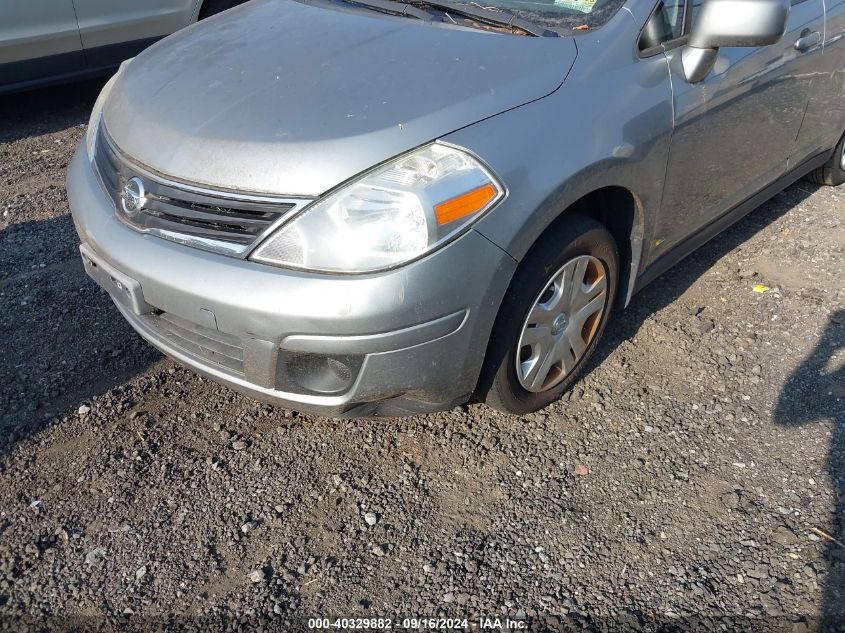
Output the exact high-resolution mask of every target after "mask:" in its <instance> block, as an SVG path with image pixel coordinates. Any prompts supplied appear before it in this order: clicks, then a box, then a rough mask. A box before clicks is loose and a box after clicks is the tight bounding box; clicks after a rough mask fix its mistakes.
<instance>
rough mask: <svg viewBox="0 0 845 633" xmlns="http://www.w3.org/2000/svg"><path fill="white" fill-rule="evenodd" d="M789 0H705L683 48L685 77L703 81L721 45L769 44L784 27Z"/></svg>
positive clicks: (783, 30) (782, 31)
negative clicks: (687, 43)
mask: <svg viewBox="0 0 845 633" xmlns="http://www.w3.org/2000/svg"><path fill="white" fill-rule="evenodd" d="M789 7H790V0H704V3H703V4H702V5H701V10H700V13H699V14H698V18H697V19H696V21H695V25H694V26H693V29H692V32H691V33H690V40H689V45H687V46H686V47H685V48H684V50H683V51H682V53H681V55H682V60H683V64H684V73H685V74H686V77H687V81H689V82H690V83H698V82H699V81H702V80H703V79H704V78H705V77H707V75H708V74H710V71H711V70H713V65H714V64H715V63H716V57H717V56H718V53H719V49H720V48H721V47H723V46H768V45H770V44H776V43H777V42H778V41H780V38H781V37H783V34H784V32H785V31H786V21H787V19H788V18H789Z"/></svg>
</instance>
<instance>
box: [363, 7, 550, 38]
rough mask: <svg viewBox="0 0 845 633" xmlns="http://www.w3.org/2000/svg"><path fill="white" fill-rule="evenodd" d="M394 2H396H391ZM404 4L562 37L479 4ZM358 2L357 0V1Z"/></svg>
mask: <svg viewBox="0 0 845 633" xmlns="http://www.w3.org/2000/svg"><path fill="white" fill-rule="evenodd" d="M364 1H366V2H376V1H381V0H364ZM390 1H391V2H393V1H394V0H390ZM399 1H400V2H402V3H403V4H405V3H407V4H411V5H415V6H423V7H433V8H435V9H440V10H441V11H443V12H448V13H454V14H455V15H460V16H463V17H467V18H473V19H476V20H478V21H479V22H484V23H487V24H492V25H495V26H503V27H506V28H510V29H518V30H520V31H524V32H525V33H529V34H530V35H534V36H536V37H560V35H559V34H558V33H556V32H555V31H550V30H548V29H545V28H543V27H542V26H538V25H536V24H533V23H532V22H529V21H528V20H523V19H522V18H518V17H516V16H515V15H513V14H512V13H508V12H507V11H505V10H504V9H485V8H484V7H482V6H481V5H479V4H475V3H473V4H464V3H462V2H451V0H399ZM356 2H357V0H356Z"/></svg>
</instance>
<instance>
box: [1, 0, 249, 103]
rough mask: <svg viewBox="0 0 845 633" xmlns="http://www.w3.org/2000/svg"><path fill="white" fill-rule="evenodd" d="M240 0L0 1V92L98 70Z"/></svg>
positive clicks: (85, 74)
mask: <svg viewBox="0 0 845 633" xmlns="http://www.w3.org/2000/svg"><path fill="white" fill-rule="evenodd" d="M242 2H244V0H2V1H0V94H2V93H6V92H15V91H18V90H25V89H27V88H33V87H36V86H40V85H43V84H47V83H54V82H61V81H66V80H69V79H77V78H81V77H85V76H93V75H97V74H101V73H104V72H106V71H108V70H110V69H112V68H114V67H116V66H118V65H119V64H120V63H121V62H122V61H123V60H125V59H128V58H130V57H133V56H134V55H136V54H138V53H139V52H141V51H142V50H143V49H145V48H146V47H147V46H149V45H150V44H152V43H153V42H155V41H156V40H158V39H161V38H162V37H164V36H166V35H170V34H171V33H173V32H175V31H178V30H179V29H181V28H183V27H185V26H187V25H189V24H192V23H193V22H196V21H197V20H201V19H203V18H205V17H208V16H209V15H213V14H215V13H219V12H220V11H224V10H226V9H229V8H231V7H233V6H235V5H237V4H241V3H242Z"/></svg>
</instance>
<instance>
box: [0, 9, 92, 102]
mask: <svg viewBox="0 0 845 633" xmlns="http://www.w3.org/2000/svg"><path fill="white" fill-rule="evenodd" d="M84 68H85V57H84V55H83V54H82V44H81V42H80V41H79V27H78V26H77V24H76V14H75V13H74V12H73V2H72V1H71V0H0V88H3V87H6V88H8V87H10V86H12V85H21V86H22V85H25V84H26V83H28V82H32V81H38V80H39V79H45V78H47V77H54V76H61V75H67V74H71V73H73V72H77V71H79V70H82V69H84Z"/></svg>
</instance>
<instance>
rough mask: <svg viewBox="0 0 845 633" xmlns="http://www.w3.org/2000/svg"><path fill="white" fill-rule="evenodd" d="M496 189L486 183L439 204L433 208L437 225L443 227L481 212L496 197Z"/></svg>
mask: <svg viewBox="0 0 845 633" xmlns="http://www.w3.org/2000/svg"><path fill="white" fill-rule="evenodd" d="M497 193H498V192H497V191H496V188H495V187H494V186H493V185H492V184H490V183H487V184H486V185H482V186H481V187H478V188H477V189H473V190H471V191H467V192H466V193H462V194H461V195H459V196H456V197H455V198H452V199H451V200H447V201H446V202H441V203H440V204H438V205H437V206H436V207H434V215H435V216H437V224H439V225H440V226H443V225H444V224H449V222H454V221H455V220H459V219H460V218H463V217H465V216H468V215H471V214H473V213H475V212H476V211H481V209H483V208H484V207H486V206H487V203H489V202H490V201H491V200H492V199H493V198H495V197H496V195H497Z"/></svg>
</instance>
